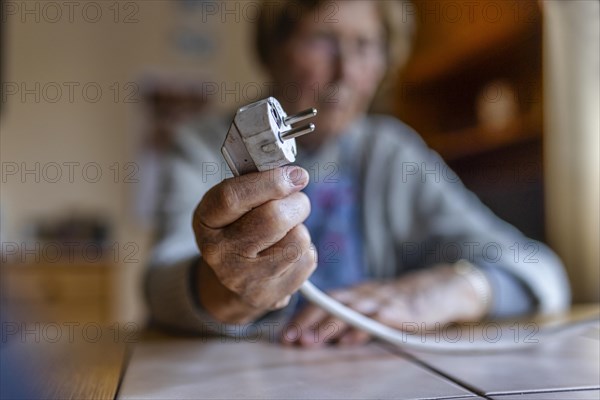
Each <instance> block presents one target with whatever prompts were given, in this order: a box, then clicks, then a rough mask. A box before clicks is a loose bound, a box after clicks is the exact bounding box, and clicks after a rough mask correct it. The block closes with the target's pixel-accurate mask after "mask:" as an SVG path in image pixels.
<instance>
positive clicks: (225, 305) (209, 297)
mask: <svg viewBox="0 0 600 400" xmlns="http://www.w3.org/2000/svg"><path fill="white" fill-rule="evenodd" d="M196 268H198V273H197V274H196V276H197V281H196V283H195V284H196V285H197V288H198V291H197V293H198V300H199V302H200V305H201V306H202V308H204V310H206V311H207V312H208V313H209V314H210V315H211V316H212V317H213V318H215V319H216V320H218V321H220V322H222V323H226V324H234V323H238V324H243V323H249V322H252V321H254V320H256V319H257V318H258V317H260V316H261V315H262V314H264V313H266V312H267V311H268V310H261V309H257V308H256V307H252V306H250V305H249V304H246V303H245V302H244V301H243V300H242V299H241V298H240V297H239V296H238V295H237V294H236V293H234V292H232V291H231V290H229V289H228V288H226V287H225V286H224V285H223V284H222V283H221V281H219V279H218V278H217V276H216V275H215V273H214V271H213V270H212V268H211V267H210V266H209V265H208V264H206V262H205V261H204V259H203V258H200V260H199V261H198V265H197V266H196Z"/></svg>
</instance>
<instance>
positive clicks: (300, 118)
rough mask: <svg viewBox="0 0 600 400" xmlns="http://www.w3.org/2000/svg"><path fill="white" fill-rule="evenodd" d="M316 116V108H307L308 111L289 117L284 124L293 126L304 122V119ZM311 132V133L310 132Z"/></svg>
mask: <svg viewBox="0 0 600 400" xmlns="http://www.w3.org/2000/svg"><path fill="white" fill-rule="evenodd" d="M315 115H317V109H316V108H309V109H308V110H304V111H301V112H299V113H298V114H294V115H290V116H288V117H286V118H285V121H284V122H285V123H286V124H287V125H292V124H295V123H296V122H300V121H304V120H305V119H308V118H312V117H314V116H315ZM311 132H312V131H311Z"/></svg>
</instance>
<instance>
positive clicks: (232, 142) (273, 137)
mask: <svg viewBox="0 0 600 400" xmlns="http://www.w3.org/2000/svg"><path fill="white" fill-rule="evenodd" d="M316 114H317V110H316V109H314V108H311V109H308V110H306V111H303V112H301V113H299V114H296V115H292V116H288V115H287V114H286V112H285V111H284V110H283V108H282V107H281V104H279V101H277V99H275V98H274V97H268V98H266V99H264V100H260V101H257V102H255V103H252V104H249V105H247V106H244V107H242V108H240V109H238V111H237V112H236V114H235V117H234V118H233V122H232V123H231V126H230V127H229V131H228V132H227V137H226V138H225V142H224V143H223V147H221V153H222V154H223V157H224V158H225V161H226V162H227V165H229V168H230V169H231V172H232V173H233V174H234V175H235V176H239V175H243V174H247V173H249V172H256V171H266V170H269V169H272V168H277V167H280V166H282V165H285V164H289V163H291V162H294V161H295V160H296V140H295V138H296V137H298V136H301V135H304V134H306V133H310V132H312V131H314V129H315V126H314V124H307V125H304V126H299V127H294V126H293V124H295V123H297V122H300V121H303V120H305V119H308V118H312V117H314V116H315V115H316Z"/></svg>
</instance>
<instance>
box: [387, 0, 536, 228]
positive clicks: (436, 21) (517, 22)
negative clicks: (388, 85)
mask: <svg viewBox="0 0 600 400" xmlns="http://www.w3.org/2000/svg"><path fill="white" fill-rule="evenodd" d="M414 7H415V8H414V10H413V11H414V12H415V15H416V19H417V26H418V29H417V33H416V43H415V48H414V52H413V56H412V58H411V60H409V63H408V64H407V65H406V67H405V68H404V69H403V70H402V71H400V73H399V85H400V88H399V90H398V91H397V93H398V95H397V103H396V110H397V115H398V116H399V117H400V119H402V120H403V121H405V122H407V123H408V124H409V125H411V126H412V127H414V128H415V129H416V130H417V131H418V132H419V133H420V134H421V135H422V136H423V138H424V139H425V141H426V142H427V143H428V144H429V145H430V146H431V147H432V148H433V149H434V150H436V151H437V152H439V153H440V155H441V156H442V157H443V158H444V159H445V160H446V161H447V162H448V163H449V165H450V167H451V168H453V169H454V170H455V171H456V172H457V174H458V175H459V177H460V178H461V179H462V180H463V182H464V183H465V184H466V186H467V187H469V188H470V189H471V190H473V191H474V192H475V193H476V194H477V195H479V197H480V198H481V199H482V200H483V201H484V203H486V204H487V205H488V206H490V208H491V209H492V210H493V211H494V212H496V213H497V214H498V215H499V216H500V217H502V218H504V219H505V220H507V221H508V222H510V223H512V224H513V225H515V226H517V227H518V228H520V229H521V230H522V231H524V233H525V234H527V235H529V236H531V237H533V238H534V239H544V211H543V180H542V178H543V176H542V170H543V166H542V137H543V132H542V25H541V13H540V10H539V6H538V2H537V1H535V0H524V1H516V2H513V1H506V2H497V1H493V0H480V1H476V2H472V1H468V0H460V1H455V2H454V1H453V2H440V1H436V0H419V1H416V2H414ZM482 115H483V116H482Z"/></svg>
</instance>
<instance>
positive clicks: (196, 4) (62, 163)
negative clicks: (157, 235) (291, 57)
mask: <svg viewBox="0 0 600 400" xmlns="http://www.w3.org/2000/svg"><path fill="white" fill-rule="evenodd" d="M67 3H68V2H43V1H25V2H20V1H19V2H13V1H3V2H2V102H1V108H0V112H1V122H0V129H1V136H0V144H1V148H0V156H1V160H2V191H1V208H0V211H1V225H2V246H3V247H2V257H3V264H26V265H27V266H28V267H29V268H19V269H14V268H13V269H11V273H10V274H8V275H6V277H5V278H4V279H3V296H4V297H7V298H9V300H10V301H11V302H12V303H13V304H16V305H17V306H21V307H22V308H23V310H24V311H23V312H22V313H23V314H25V315H32V318H34V317H33V316H35V318H38V319H39V318H46V319H50V320H51V319H55V318H63V317H61V316H64V315H70V316H71V317H73V316H75V317H74V318H77V319H80V320H86V319H88V320H99V321H113V320H121V321H124V320H134V321H141V320H142V319H143V316H144V312H143V309H144V307H143V302H142V300H141V292H140V278H141V273H142V270H143V267H144V265H145V262H146V260H147V257H148V250H149V247H150V242H151V237H152V218H151V212H152V207H151V205H152V197H153V196H152V193H153V192H155V190H157V188H156V185H155V183H156V178H157V173H156V171H155V169H156V168H157V163H156V162H155V161H156V160H155V159H154V158H153V154H156V153H159V152H160V148H161V146H165V143H163V141H164V140H165V137H166V138H167V139H166V140H167V141H168V134H169V130H170V129H171V128H172V126H174V125H176V124H177V123H179V122H181V120H182V119H184V118H185V117H186V116H189V115H191V114H193V113H195V112H205V113H217V112H223V111H226V110H230V109H232V108H233V107H236V106H239V105H242V104H244V103H248V102H250V101H253V100H258V99H260V98H262V97H266V96H267V95H269V91H268V84H265V80H266V77H265V76H264V74H263V73H262V71H261V70H260V68H259V67H258V65H257V62H256V59H255V57H254V54H253V44H252V38H253V36H252V28H253V24H252V22H253V21H254V19H255V16H256V6H257V5H258V3H257V2H254V1H246V2H237V1H228V2H215V1H200V0H197V1H189V0H188V1H186V0H169V1H160V0H155V1H128V2H112V1H81V2H73V3H68V4H67ZM584 3H595V2H584ZM69 4H70V5H69ZM596 4H597V3H596ZM587 7H589V6H587ZM593 7H594V6H592V8H591V9H590V10H589V12H588V14H589V15H594V14H593V12H594V10H595V11H596V19H595V22H594V21H593V20H592V21H591V23H592V24H593V23H595V24H596V26H597V23H598V21H597V17H598V16H597V7H595V8H593ZM548 8H550V11H549V15H550V18H551V20H552V21H555V22H556V20H557V19H560V18H561V17H560V16H561V15H563V13H564V12H565V11H564V10H559V9H558V7H548ZM552 8H556V9H554V10H552ZM545 9H546V5H545V3H544V2H542V7H540V6H539V4H538V2H536V1H519V2H512V1H506V2H497V1H488V0H479V1H475V2H473V1H457V2H444V1H429V0H428V1H419V2H415V3H414V4H411V5H410V8H408V9H407V12H408V13H410V14H411V15H413V17H414V18H415V19H416V21H417V33H416V38H415V48H414V51H413V56H412V59H411V60H410V61H409V63H408V65H407V66H406V67H405V68H404V69H402V70H400V71H398V72H397V76H398V77H399V78H400V80H399V83H398V86H396V88H395V89H394V91H393V92H392V93H391V95H388V96H386V99H385V100H384V101H383V103H381V102H380V103H379V106H380V107H381V108H382V109H387V110H390V111H391V112H393V113H394V114H396V115H398V116H399V117H400V118H402V119H404V120H405V121H406V122H408V123H410V124H411V125H413V126H414V127H415V128H416V129H417V130H418V131H420V132H421V133H422V134H423V136H424V138H425V139H426V140H427V141H428V143H429V144H430V145H431V146H432V147H433V148H434V149H435V150H437V151H439V152H440V154H442V155H443V156H444V157H446V158H447V159H448V161H449V163H450V165H451V166H452V167H453V168H454V169H455V170H456V171H457V172H458V174H459V176H461V178H462V179H463V180H464V182H465V184H467V186H469V187H470V188H471V189H473V190H474V191H475V192H476V193H477V194H478V195H480V196H481V198H482V199H483V201H484V202H486V203H487V204H488V205H489V206H490V207H491V208H492V209H493V210H494V211H495V212H496V213H498V214H499V215H500V216H501V217H503V218H506V219H507V220H509V222H511V223H513V224H515V225H516V226H517V227H519V228H520V229H522V230H523V231H524V232H525V233H527V234H528V235H530V236H532V237H534V238H536V239H540V240H544V241H548V239H550V241H551V244H552V245H553V246H554V247H555V248H556V249H557V250H559V253H560V254H561V256H563V257H564V258H565V260H566V261H567V264H568V266H569V272H570V274H571V277H572V281H573V283H574V285H575V287H574V289H575V293H576V299H577V300H581V301H598V298H599V294H598V293H599V292H598V291H599V285H598V283H597V282H598V279H599V278H598V270H599V269H600V267H599V265H598V257H597V254H598V250H597V243H598V230H597V224H596V223H597V222H598V221H597V218H598V195H597V193H598V182H597V181H596V182H595V183H594V182H593V179H594V177H596V178H597V172H598V169H597V168H598V153H597V151H596V152H593V151H591V150H590V152H589V153H585V154H583V152H584V150H585V149H588V150H589V149H590V148H591V147H590V146H593V145H594V144H596V149H597V135H598V132H597V125H595V126H594V125H593V123H594V121H593V118H592V123H591V124H587V125H585V126H580V127H579V128H577V129H580V131H582V132H586V133H585V135H586V137H596V141H595V142H594V140H592V139H590V140H588V141H587V142H585V143H586V145H583V146H578V147H576V148H574V149H573V150H572V152H571V153H569V154H570V155H569V156H566V158H565V157H564V156H561V155H560V154H558V149H560V148H561V145H560V144H559V143H562V142H561V141H566V142H569V141H570V139H571V137H572V136H569V134H570V132H574V130H573V129H575V128H573V129H572V126H571V125H569V124H576V121H577V119H575V120H567V122H564V121H565V120H561V121H563V122H564V123H565V124H566V125H561V126H562V127H563V128H562V129H561V130H560V131H554V132H553V133H552V135H553V136H552V138H553V139H552V143H554V145H550V147H544V146H545V143H547V130H550V129H552V127H551V126H550V129H548V127H549V125H548V124H544V120H546V122H547V121H548V117H549V116H548V115H547V114H548V111H547V110H548V109H546V108H544V107H545V106H546V105H545V104H544V101H545V99H546V95H547V94H548V88H547V87H545V86H544V83H545V82H546V85H547V84H548V80H547V79H548V77H549V76H552V77H554V76H555V75H556V76H557V78H556V79H561V78H564V77H568V78H565V79H567V80H566V81H565V82H564V83H563V85H564V87H567V88H568V87H571V86H570V85H571V83H570V82H571V81H570V80H571V77H573V76H575V75H577V73H578V72H577V71H571V70H568V71H567V70H564V69H547V68H546V66H545V65H544V62H548V60H551V59H553V58H552V57H551V58H544V53H543V50H544V51H546V52H552V51H553V50H552V49H555V48H559V47H560V46H563V47H564V46H567V47H569V46H571V45H572V43H577V42H578V41H580V40H581V38H580V32H578V31H574V33H573V35H575V36H574V37H572V38H571V39H569V40H570V41H568V42H561V39H560V38H559V37H558V36H560V37H563V36H564V35H567V32H571V29H572V26H573V24H575V22H574V21H575V20H573V21H571V22H570V24H567V25H562V28H561V29H560V30H555V28H554V26H552V25H549V24H548V21H547V20H546V19H545V18H546V16H545V15H546V14H545V13H546V10H545ZM545 24H546V25H545ZM563 32H564V33H563ZM581 34H582V35H583V33H581ZM553 35H554V36H553ZM556 35H558V36H556ZM586 35H588V36H589V38H588V39H586V40H589V41H590V42H589V43H590V44H591V45H590V47H591V46H593V44H594V43H597V42H598V39H597V31H596V33H594V32H593V29H592V31H590V32H588V33H586ZM545 37H551V38H552V40H551V41H547V39H545ZM594 40H595V41H596V42H594ZM544 43H546V48H544V47H543V44H544ZM596 50H597V49H596ZM590 51H591V50H590ZM595 54H596V55H597V53H595ZM554 57H558V58H560V57H563V60H567V59H568V60H569V63H567V65H582V63H583V62H591V63H592V64H591V65H593V62H596V63H597V58H595V59H591V61H590V60H588V61H580V60H578V59H577V57H579V53H577V52H566V53H564V52H563V53H561V52H558V53H556V54H555V56H554ZM565 57H566V58H565ZM596 57H597V56H596ZM586 65H587V64H586ZM564 68H566V69H568V66H565V67H564ZM593 71H594V69H593V68H592V67H591V66H590V70H587V74H586V75H581V76H582V80H579V81H577V82H578V84H579V85H583V86H585V85H586V84H589V85H592V86H591V87H592V88H594V86H593V85H595V88H596V89H597V85H598V80H597V71H598V69H597V68H596V69H595V73H594V72H593ZM583 76H585V77H586V78H585V79H592V81H587V80H585V79H583ZM588 76H590V77H591V78H587V77H588ZM594 77H595V79H596V80H595V81H593V79H594ZM551 82H554V80H552V81H551ZM560 88H561V89H557V88H556V87H554V86H553V87H551V88H550V93H553V94H556V90H559V91H561V90H562V88H563V86H560ZM597 93H598V92H597V91H596V97H595V101H596V103H593V102H592V103H590V104H591V106H593V104H596V105H597V98H598V97H597ZM573 96H575V97H576V96H578V94H577V92H576V91H575V92H574V94H573ZM592 97H593V96H592ZM557 107H558V108H560V103H557V104H556V105H555V106H554V108H552V109H550V110H551V111H550V113H553V112H554V111H553V110H555V109H556V108H557ZM545 112H546V115H545V114H544V113H545ZM587 112H588V114H589V113H590V112H592V111H589V110H588V111H587ZM596 112H597V108H596ZM592 113H593V112H592ZM573 115H576V114H573ZM595 115H596V120H595V121H596V122H597V114H595ZM563 122H561V123H563ZM594 129H596V131H595V132H594V131H593V130H594ZM590 130H591V131H590ZM590 132H591V133H590ZM594 135H596V136H594ZM556 138H559V139H556ZM578 152H582V157H583V158H585V159H586V160H588V161H587V164H585V165H584V166H581V167H577V168H584V169H586V170H588V171H589V170H590V169H591V170H592V171H595V172H596V175H594V174H593V173H590V174H584V175H579V174H577V172H576V171H574V172H573V175H570V176H569V178H568V179H577V178H578V177H581V176H585V178H582V179H585V181H584V182H581V183H580V184H579V186H578V187H580V188H587V191H585V190H582V191H577V192H576V193H577V196H578V197H579V196H584V197H585V199H587V202H585V204H584V203H574V202H570V201H567V200H564V201H560V204H559V205H557V202H558V201H559V200H549V199H548V198H547V197H546V196H551V197H552V198H559V197H561V196H562V198H571V196H569V195H568V193H570V190H571V189H569V187H566V186H560V185H558V186H557V185H553V186H550V187H549V186H547V185H546V182H547V180H548V176H545V175H544V174H546V173H549V174H550V176H552V177H553V178H552V179H563V178H560V177H559V176H558V175H559V174H557V172H556V169H554V170H553V169H552V168H550V169H548V165H556V164H553V163H556V162H559V163H567V164H568V165H569V166H575V165H578V164H577V162H576V158H577V154H578ZM561 165H562V164H561ZM558 168H559V169H560V168H561V167H560V166H559V167H558ZM548 171H549V172H548ZM564 179H567V178H564ZM560 193H562V195H561V194H560ZM573 193H575V192H573ZM594 196H596V197H595V198H594ZM547 205H550V206H551V207H552V208H551V210H552V211H550V212H549V211H547V210H546V206H547ZM565 207H566V208H565ZM567 209H568V210H575V209H577V210H578V213H577V215H578V217H577V218H578V219H576V220H577V221H579V222H578V223H577V224H575V225H573V223H572V222H569V221H573V219H572V218H571V217H569V216H565V217H564V218H563V219H561V218H553V216H554V215H556V213H559V214H561V215H563V214H562V211H561V210H567ZM565 212H567V211H565ZM564 215H567V214H564ZM587 216H590V218H595V221H592V222H593V223H588V224H587V225H586V226H587V228H585V229H587V230H585V233H583V232H584V231H583V230H581V229H580V227H581V226H583V225H581V223H584V225H585V220H586V217H587ZM594 224H596V225H594ZM566 226H569V228H568V230H565V229H567V228H565V227H566ZM548 232H550V234H548ZM557 232H564V234H558V233H557ZM566 232H568V233H566ZM576 232H579V233H578V234H579V235H580V237H582V238H585V239H581V240H579V241H575V242H573V241H572V240H571V241H569V237H573V236H572V235H576ZM565 236H568V237H565ZM567 242H568V243H569V244H568V246H566V245H565V244H566V243H567ZM73 243H75V244H73ZM584 243H585V249H587V250H583V251H584V252H586V254H588V255H587V256H586V257H583V258H581V257H579V258H578V257H577V256H573V255H572V254H574V253H577V254H581V253H578V252H579V251H580V250H581V249H582V246H584ZM99 252H100V253H101V256H98V253H99ZM573 278H574V279H573ZM594 282H595V283H594ZM39 305H45V306H48V305H53V308H52V307H50V308H49V310H50V311H48V310H46V311H44V313H43V314H42V315H43V317H40V316H39V313H38V312H36V311H35V310H36V307H37V306H39ZM46 308H47V309H48V307H46Z"/></svg>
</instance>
